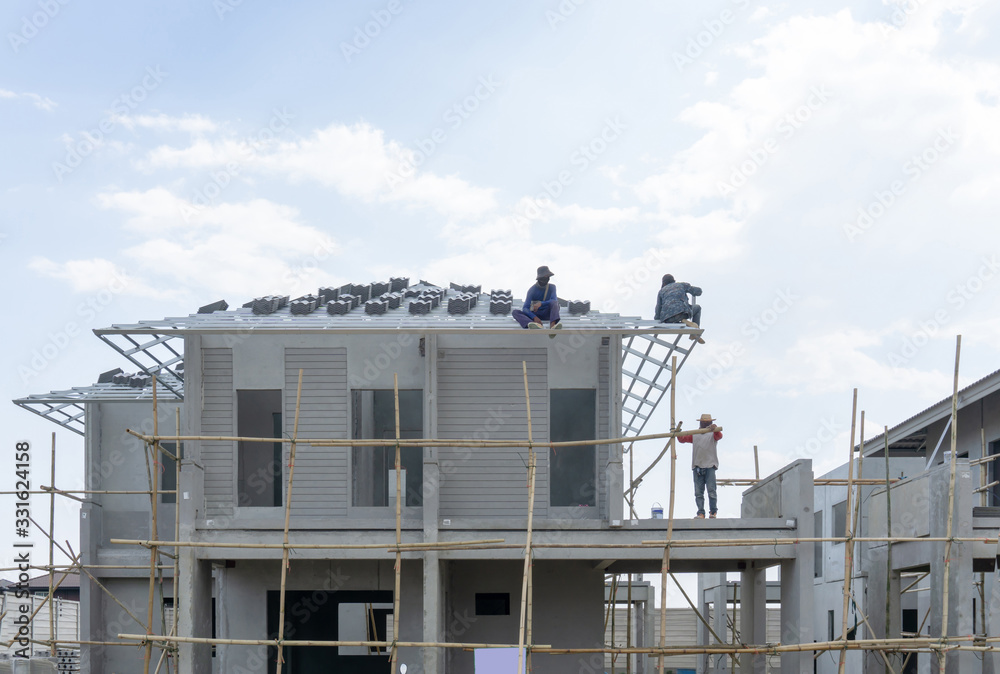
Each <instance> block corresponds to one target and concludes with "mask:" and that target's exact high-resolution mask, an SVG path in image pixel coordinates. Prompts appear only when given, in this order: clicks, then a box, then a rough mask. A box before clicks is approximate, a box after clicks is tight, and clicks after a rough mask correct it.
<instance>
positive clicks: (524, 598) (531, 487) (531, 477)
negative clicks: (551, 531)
mask: <svg viewBox="0 0 1000 674" xmlns="http://www.w3.org/2000/svg"><path fill="white" fill-rule="evenodd" d="M521 371H522V372H523V374H524V402H525V409H526V411H527V415H528V527H527V532H526V538H525V543H524V574H523V577H522V579H521V617H520V620H519V624H518V634H517V672H518V674H520V673H521V672H522V671H524V665H525V659H524V658H525V652H524V649H525V639H526V638H527V639H528V644H529V647H530V637H529V635H528V634H527V630H528V615H529V612H530V610H531V608H530V607H531V596H530V594H529V592H528V585H529V579H530V577H531V532H532V524H534V522H533V519H534V515H535V465H536V459H537V457H536V455H535V449H534V445H533V440H534V437H533V435H532V428H531V392H530V391H529V389H528V362H527V361H521Z"/></svg>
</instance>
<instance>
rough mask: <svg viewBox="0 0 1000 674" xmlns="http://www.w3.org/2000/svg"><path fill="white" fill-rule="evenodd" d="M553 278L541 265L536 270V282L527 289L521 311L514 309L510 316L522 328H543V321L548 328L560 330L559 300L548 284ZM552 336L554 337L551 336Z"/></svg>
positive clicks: (554, 288)
mask: <svg viewBox="0 0 1000 674" xmlns="http://www.w3.org/2000/svg"><path fill="white" fill-rule="evenodd" d="M553 276H555V274H553V273H552V272H551V271H550V270H549V268H548V267H547V266H545V265H542V266H541V267H539V268H538V274H536V281H535V284H534V285H533V286H531V287H530V288H528V292H527V298H526V299H525V300H524V306H523V307H522V308H521V309H514V311H512V312H511V315H512V316H513V317H514V320H515V321H517V322H518V324H519V325H520V326H521V327H522V328H535V329H538V328H543V327H545V326H544V325H543V324H542V321H543V320H546V321H549V327H550V328H557V329H558V328H561V327H562V323H560V322H559V298H558V297H557V296H556V287H555V285H554V284H552V283H549V279H550V278H551V277H553ZM553 336H554V335H553Z"/></svg>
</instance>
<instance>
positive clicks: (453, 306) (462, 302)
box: [448, 293, 469, 315]
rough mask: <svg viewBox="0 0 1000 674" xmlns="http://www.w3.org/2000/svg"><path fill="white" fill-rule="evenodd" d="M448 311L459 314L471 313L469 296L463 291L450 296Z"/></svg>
mask: <svg viewBox="0 0 1000 674" xmlns="http://www.w3.org/2000/svg"><path fill="white" fill-rule="evenodd" d="M448 313H449V314H459V315H461V314H467V313H469V296H468V295H466V294H465V293H462V294H461V295H457V296H455V297H450V298H448Z"/></svg>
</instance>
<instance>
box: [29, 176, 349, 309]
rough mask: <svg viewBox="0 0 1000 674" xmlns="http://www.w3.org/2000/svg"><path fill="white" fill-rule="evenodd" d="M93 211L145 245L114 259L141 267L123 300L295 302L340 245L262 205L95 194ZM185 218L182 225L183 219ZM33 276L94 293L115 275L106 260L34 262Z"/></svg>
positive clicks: (160, 193) (156, 192)
mask: <svg viewBox="0 0 1000 674" xmlns="http://www.w3.org/2000/svg"><path fill="white" fill-rule="evenodd" d="M98 204H99V205H100V206H101V207H102V208H104V209H106V210H109V211H116V212H119V213H121V214H123V215H124V216H125V224H126V227H127V228H128V229H130V230H132V231H134V232H138V233H140V234H142V235H144V236H145V237H146V238H145V239H144V240H143V241H142V242H140V243H136V244H134V245H131V246H128V247H126V248H124V249H123V250H121V251H120V253H119V254H120V256H121V257H122V259H127V260H131V261H139V262H136V263H135V265H134V266H135V268H133V269H131V270H130V272H131V274H130V276H131V277H134V278H133V280H132V282H131V283H129V284H128V286H127V287H126V288H125V290H124V292H125V294H134V295H142V296H149V295H160V296H180V295H184V294H187V293H192V294H196V295H197V296H198V297H199V299H200V296H201V294H202V293H203V292H204V289H205V288H212V289H214V290H215V291H217V292H221V293H229V294H236V295H238V297H239V298H250V297H253V296H255V295H262V294H267V293H279V292H280V293H286V294H292V293H294V294H301V293H304V292H307V291H314V290H315V289H316V288H317V287H319V285H320V284H321V282H325V281H328V280H329V274H328V273H326V272H325V271H324V268H325V267H327V266H328V261H329V260H331V259H332V258H334V257H336V256H338V255H339V254H340V247H339V245H338V244H337V243H336V242H335V241H333V240H332V239H331V238H330V237H328V236H327V235H325V234H324V233H323V232H321V231H319V230H317V229H315V228H313V227H309V226H307V225H304V224H302V223H301V222H300V221H299V212H298V210H297V209H295V208H292V207H290V206H283V205H281V204H276V203H274V202H271V201H268V200H266V199H254V200H252V201H248V202H246V203H237V204H228V203H227V204H221V205H218V206H208V207H204V208H198V207H196V206H195V205H194V204H191V203H190V202H188V201H186V200H184V199H182V198H180V197H177V196H175V195H174V194H172V193H171V192H170V191H168V190H166V189H164V188H155V189H151V190H147V191H145V192H139V191H131V192H111V193H106V194H101V195H99V197H98ZM185 213H186V214H187V217H185V216H184V214H185ZM32 268H33V269H35V271H37V272H39V273H42V274H45V275H47V276H52V277H55V278H63V279H66V280H68V281H70V282H71V283H72V284H73V286H74V288H75V289H77V290H80V291H88V290H92V289H93V288H94V287H95V286H94V284H95V283H96V284H97V286H100V285H101V284H102V283H103V281H100V280H99V279H102V278H104V277H106V276H107V275H108V273H110V272H109V271H108V270H109V269H112V268H113V265H111V263H110V262H108V261H106V260H69V261H66V262H62V263H57V262H53V261H51V260H46V259H39V260H37V261H36V262H34V263H33V264H32Z"/></svg>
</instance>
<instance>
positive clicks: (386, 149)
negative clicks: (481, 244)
mask: <svg viewBox="0 0 1000 674" xmlns="http://www.w3.org/2000/svg"><path fill="white" fill-rule="evenodd" d="M227 162H237V163H240V164H241V166H245V167H250V168H252V169H254V170H256V171H258V172H260V173H268V174H271V175H278V176H284V177H286V178H287V179H289V180H291V181H292V182H305V181H310V182H316V183H319V184H320V185H324V186H327V187H332V188H334V189H335V190H337V192H339V193H340V194H343V195H344V196H347V197H353V198H357V199H361V200H362V201H365V202H374V203H377V202H383V203H396V204H400V205H403V206H412V207H427V208H431V209H433V210H435V211H437V212H438V213H440V214H442V215H445V216H446V217H448V218H456V219H470V218H471V219H474V218H477V217H481V216H483V215H484V214H486V213H488V212H489V211H491V210H493V209H494V208H495V207H496V199H495V196H494V192H495V190H493V189H487V188H481V187H476V186H474V185H471V184H469V183H468V182H466V181H465V180H463V179H461V178H459V177H457V176H453V175H451V176H441V175H437V174H435V173H431V172H428V171H422V170H421V169H420V168H419V164H420V163H422V160H421V156H420V155H417V154H415V153H414V152H412V151H411V150H409V149H407V148H405V147H403V146H402V145H400V144H399V143H397V142H396V141H392V140H386V138H385V135H384V133H383V132H382V131H381V130H380V129H376V128H374V127H373V126H371V125H370V124H366V123H358V124H353V125H344V124H330V125H329V126H327V127H325V128H322V129H318V130H316V131H314V132H313V133H312V135H311V136H309V137H306V138H300V139H297V140H294V141H284V142H274V143H271V144H266V145H263V146H252V147H251V146H248V144H247V143H246V142H245V141H241V140H237V139H213V140H208V139H205V138H199V139H196V140H195V141H194V142H193V143H191V145H189V146H187V147H183V148H174V147H170V146H161V147H158V148H156V149H155V150H153V151H151V152H150V153H149V154H148V156H147V157H146V158H145V160H144V161H143V162H142V163H141V166H142V167H143V168H145V169H147V170H153V169H156V168H159V167H166V168H177V167H189V168H206V167H218V166H223V165H225V164H226V163H227Z"/></svg>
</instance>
